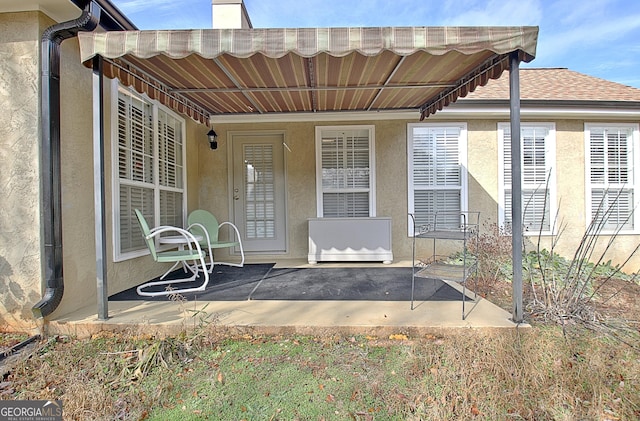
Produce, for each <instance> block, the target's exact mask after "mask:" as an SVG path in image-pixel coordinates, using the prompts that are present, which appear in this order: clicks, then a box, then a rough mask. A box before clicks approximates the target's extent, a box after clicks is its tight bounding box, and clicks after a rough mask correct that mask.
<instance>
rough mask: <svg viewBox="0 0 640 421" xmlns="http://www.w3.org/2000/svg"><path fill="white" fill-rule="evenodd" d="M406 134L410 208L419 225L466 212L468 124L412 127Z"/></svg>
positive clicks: (410, 125) (455, 222) (410, 228)
mask: <svg viewBox="0 0 640 421" xmlns="http://www.w3.org/2000/svg"><path fill="white" fill-rule="evenodd" d="M407 133H408V139H407V142H408V148H407V153H408V159H407V163H408V170H407V174H408V177H409V180H408V186H409V192H408V198H409V204H408V208H409V213H412V214H414V216H415V220H416V226H420V225H426V224H430V223H432V222H433V220H432V218H433V215H434V214H435V213H436V212H444V211H446V212H451V213H457V212H461V211H464V210H466V209H467V170H466V160H467V152H466V143H467V138H466V136H467V128H466V124H464V123H450V124H447V125H435V124H422V123H421V124H409V125H408V130H407ZM454 219H455V218H454ZM451 223H452V224H454V225H455V224H458V223H459V221H457V220H452V222H451ZM411 230H412V227H411V226H410V227H409V235H411V236H413V232H411Z"/></svg>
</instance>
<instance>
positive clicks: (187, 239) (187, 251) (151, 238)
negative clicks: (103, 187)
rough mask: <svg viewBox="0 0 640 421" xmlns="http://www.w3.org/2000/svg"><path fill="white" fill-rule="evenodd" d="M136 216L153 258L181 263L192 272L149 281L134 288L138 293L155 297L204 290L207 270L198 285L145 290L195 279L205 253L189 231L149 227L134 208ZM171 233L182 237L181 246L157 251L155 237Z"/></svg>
mask: <svg viewBox="0 0 640 421" xmlns="http://www.w3.org/2000/svg"><path fill="white" fill-rule="evenodd" d="M135 213H136V217H137V218H138V223H139V224H140V229H141V230H142V235H143V236H144V240H145V242H146V244H147V247H148V248H149V252H150V253H151V256H152V257H153V260H154V261H156V262H158V263H171V262H173V263H183V264H184V268H185V269H188V270H189V271H191V272H192V275H191V276H190V277H188V278H181V279H171V280H160V281H151V282H147V283H145V284H142V285H140V286H138V288H137V289H136V290H137V292H138V294H139V295H142V296H147V297H157V296H161V295H170V294H177V293H180V294H181V293H185V292H197V291H204V289H205V288H206V287H207V284H208V283H209V272H208V271H206V270H205V271H203V272H204V275H203V276H204V280H203V282H202V284H201V285H200V286H198V287H190V288H165V289H163V290H162V291H146V289H147V288H150V287H153V286H158V285H167V286H169V285H173V284H179V283H183V282H192V281H195V280H196V278H197V277H198V272H199V271H198V269H197V267H198V265H200V266H201V267H206V262H205V257H206V253H205V252H204V251H203V250H202V249H201V248H200V244H199V243H198V239H197V238H196V236H194V235H193V234H192V233H190V232H189V231H187V230H185V229H182V228H178V227H173V226H158V227H155V228H149V224H148V223H147V221H146V219H145V218H144V216H143V215H142V212H140V210H138V209H135ZM168 233H170V234H173V235H179V236H182V237H183V238H184V242H183V243H182V244H183V247H180V248H179V249H178V250H167V251H159V250H157V249H156V237H159V236H160V235H162V234H165V235H166V234H168Z"/></svg>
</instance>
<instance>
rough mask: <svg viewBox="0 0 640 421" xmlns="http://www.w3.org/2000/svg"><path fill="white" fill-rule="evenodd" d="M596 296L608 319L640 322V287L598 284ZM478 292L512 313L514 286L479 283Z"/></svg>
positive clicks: (627, 283)
mask: <svg viewBox="0 0 640 421" xmlns="http://www.w3.org/2000/svg"><path fill="white" fill-rule="evenodd" d="M596 288H597V290H598V292H597V294H596V295H595V296H594V297H593V302H594V303H595V310H596V312H597V313H598V314H600V315H601V316H603V317H607V318H617V319H624V320H627V321H629V322H631V323H635V324H636V325H637V324H638V323H640V284H638V283H637V282H633V281H626V280H623V279H609V280H607V281H606V282H603V280H600V281H596ZM478 289H479V291H478V293H480V294H482V296H483V297H485V298H486V299H487V300H489V301H491V302H492V303H494V304H496V305H498V306H500V307H501V308H503V309H505V310H507V311H509V312H511V311H512V286H511V282H507V281H491V282H486V281H485V282H483V281H481V282H480V285H479V288H478ZM523 290H524V294H525V297H526V296H527V294H530V293H531V288H530V285H528V284H527V283H526V282H525V285H524V286H523Z"/></svg>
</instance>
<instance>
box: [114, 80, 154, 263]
mask: <svg viewBox="0 0 640 421" xmlns="http://www.w3.org/2000/svg"><path fill="white" fill-rule="evenodd" d="M152 123H153V121H152V108H151V106H150V105H149V104H147V103H145V102H143V101H141V100H140V99H139V98H137V97H134V96H131V95H127V94H125V93H123V92H120V93H119V95H118V177H119V202H120V209H119V216H120V230H119V233H120V235H119V237H120V250H121V251H122V252H128V251H132V250H137V249H139V248H142V247H145V243H144V239H143V238H142V233H141V232H140V229H139V227H138V222H137V220H136V217H135V215H134V212H133V210H134V209H136V208H137V209H140V210H141V211H142V212H143V214H145V216H146V217H151V218H152V217H153V209H154V208H153V203H154V189H153V183H154V177H153V124H152ZM151 220H153V219H151Z"/></svg>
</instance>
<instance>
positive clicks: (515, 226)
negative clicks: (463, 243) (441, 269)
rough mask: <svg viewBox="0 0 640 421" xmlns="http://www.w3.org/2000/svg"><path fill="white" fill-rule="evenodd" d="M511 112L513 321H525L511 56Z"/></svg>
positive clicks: (516, 94)
mask: <svg viewBox="0 0 640 421" xmlns="http://www.w3.org/2000/svg"><path fill="white" fill-rule="evenodd" d="M509 60H510V63H509V96H510V114H511V116H510V117H511V221H512V224H511V226H512V231H511V246H512V248H513V250H512V262H513V281H512V288H513V298H512V299H513V321H514V322H516V323H521V322H523V321H524V314H523V308H522V306H523V304H522V164H521V147H520V59H519V58H518V53H517V52H513V53H511V56H510V57H509Z"/></svg>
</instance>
